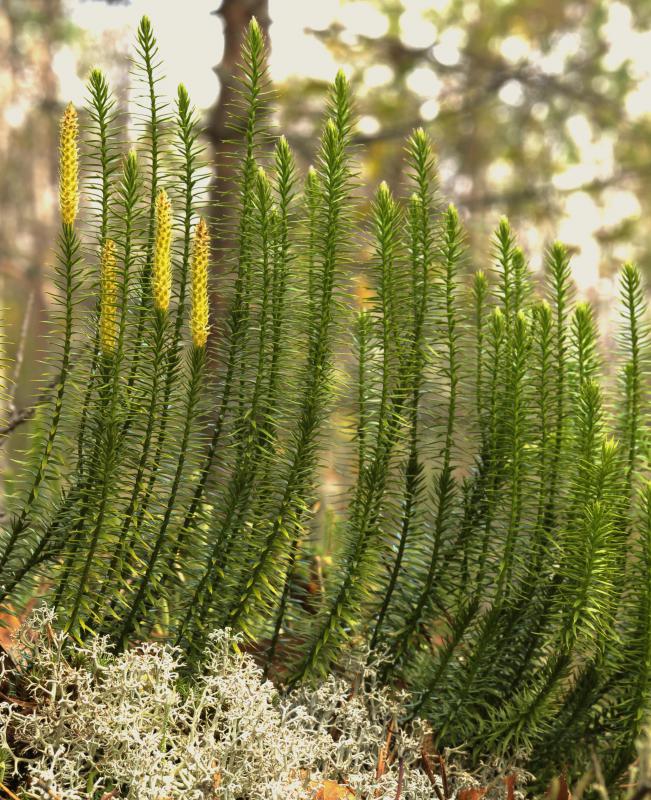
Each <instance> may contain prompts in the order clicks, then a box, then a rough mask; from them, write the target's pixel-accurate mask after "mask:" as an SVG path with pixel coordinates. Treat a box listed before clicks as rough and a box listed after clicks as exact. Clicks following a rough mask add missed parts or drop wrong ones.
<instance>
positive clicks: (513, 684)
mask: <svg viewBox="0 0 651 800" xmlns="http://www.w3.org/2000/svg"><path fill="white" fill-rule="evenodd" d="M135 66H136V74H137V75H138V76H139V77H138V81H139V84H138V92H139V94H140V97H139V99H138V103H137V107H138V108H141V109H143V111H142V115H141V116H137V118H136V120H135V121H136V123H137V124H136V126H135V128H136V129H137V130H138V132H139V135H138V137H137V139H136V140H135V141H134V142H132V143H131V145H132V149H131V150H129V151H128V152H127V153H126V154H122V153H121V152H120V144H121V142H122V141H123V140H124V139H125V138H126V134H125V130H126V127H125V126H126V122H127V121H126V119H125V118H124V116H125V115H124V114H122V113H117V111H116V106H115V103H114V100H113V98H112V95H111V93H110V90H109V87H108V85H107V83H106V80H105V79H104V77H103V75H102V74H101V72H100V71H98V70H94V71H93V72H92V73H91V76H90V81H89V100H88V107H87V108H86V109H85V110H84V111H80V120H81V129H82V136H81V140H80V141H79V133H78V121H77V112H76V111H75V109H74V108H73V107H72V106H68V107H67V109H66V110H65V113H64V116H63V120H62V125H61V159H60V161H61V176H60V186H61V189H60V206H61V220H62V223H61V234H60V239H59V246H58V261H57V266H56V286H57V296H56V304H57V305H56V307H55V311H54V313H53V315H52V331H51V335H50V345H51V346H50V351H51V353H52V356H51V363H50V364H49V367H48V375H49V380H50V381H51V389H50V391H49V394H48V396H47V398H46V400H45V401H44V402H43V403H42V404H41V405H40V407H39V409H38V413H37V415H36V419H35V422H34V425H33V430H32V445H31V449H30V452H29V454H28V455H27V457H26V467H25V468H24V469H23V470H22V471H21V473H20V476H19V477H18V478H17V479H16V480H15V485H14V487H13V493H12V496H11V498H10V499H9V500H8V503H9V508H10V513H9V515H8V522H7V523H6V525H5V528H4V531H3V534H2V538H1V540H0V582H1V583H2V589H1V590H0V596H1V597H2V601H3V603H4V605H5V606H6V607H7V609H11V610H14V611H17V612H19V611H20V610H21V609H22V608H23V607H24V606H25V605H26V603H27V602H28V601H29V600H31V599H32V598H33V597H35V596H38V597H44V598H45V599H46V600H47V601H48V602H49V603H50V604H51V605H53V606H54V607H55V608H56V611H57V620H58V621H59V622H58V624H60V625H61V626H63V627H64V628H65V630H66V633H67V634H68V636H69V637H70V638H71V639H73V640H74V639H76V640H85V639H88V637H92V636H94V635H95V634H106V635H107V636H108V637H109V639H110V641H111V642H112V646H113V647H114V649H115V650H116V651H118V652H119V651H123V650H125V649H126V648H128V647H130V646H131V645H133V644H134V643H136V642H138V641H142V640H143V639H147V638H149V637H155V638H156V639H166V640H169V641H170V642H172V643H173V644H175V645H176V646H177V647H179V648H181V650H182V651H183V652H184V653H185V654H186V659H187V662H188V664H190V665H191V666H192V668H193V669H196V670H201V657H202V656H201V654H202V653H204V652H205V648H206V646H207V644H208V643H209V641H210V637H211V635H212V634H213V633H214V631H216V630H217V629H220V628H224V627H229V628H231V629H233V630H235V631H237V632H238V633H241V634H243V635H244V636H245V637H246V639H247V640H248V641H249V642H250V643H251V645H252V646H254V652H255V654H256V658H258V659H259V660H260V662H261V665H262V666H263V668H264V670H265V672H266V674H269V675H272V676H274V677H276V678H277V680H279V681H281V682H284V683H286V684H287V685H291V686H296V685H298V684H299V683H305V682H310V681H314V680H317V679H319V678H320V677H322V676H324V675H326V674H327V673H328V672H329V671H331V670H332V669H334V668H336V666H337V664H338V662H339V659H340V657H341V655H342V653H343V652H344V651H345V649H346V648H349V647H359V646H360V645H364V646H366V647H367V648H368V649H369V651H370V654H371V657H373V656H374V655H378V654H381V656H382V664H383V667H382V677H383V679H384V680H385V681H386V682H388V683H390V684H396V685H399V686H401V687H407V688H408V689H409V690H410V692H411V698H412V699H411V704H410V706H409V710H408V716H410V717H412V718H414V717H416V716H421V717H425V718H426V719H427V720H428V721H429V723H430V724H431V726H432V730H433V740H434V744H435V746H436V747H439V748H443V747H445V746H456V745H464V746H466V747H467V748H468V749H469V751H470V752H471V753H472V754H473V755H474V756H475V757H476V758H480V757H482V756H484V755H490V754H498V755H506V756H509V757H513V758H520V759H523V760H527V761H528V762H529V763H530V764H531V765H532V766H533V767H534V768H535V770H536V771H538V772H539V773H540V774H544V773H545V771H549V772H551V771H552V770H555V769H556V770H558V769H559V768H563V769H565V770H566V771H570V772H571V770H572V769H573V768H574V766H575V765H578V767H577V768H579V769H581V768H582V766H583V764H584V763H585V759H586V758H587V754H589V752H590V750H591V749H592V748H594V749H596V750H597V752H598V753H599V754H600V756H601V758H602V762H603V763H604V764H605V765H606V771H607V773H608V775H607V777H608V779H609V780H610V781H615V780H616V779H617V777H618V776H619V775H620V774H621V772H622V770H623V769H624V768H625V767H626V765H627V763H628V761H629V759H630V758H631V757H632V754H633V753H634V747H635V741H636V739H637V738H638V735H639V734H640V732H641V731H642V729H643V725H644V723H645V721H646V718H647V714H648V711H649V704H650V702H651V484H650V483H649V482H648V459H647V451H648V445H647V441H646V430H647V427H648V424H649V417H648V415H649V394H648V389H649V387H648V383H647V371H648V359H649V336H648V327H647V325H648V323H647V314H646V305H645V299H644V289H643V286H642V282H641V278H640V274H639V272H638V270H637V269H636V268H635V267H634V266H633V265H631V264H626V265H625V266H624V267H623V269H622V271H621V277H620V285H621V308H622V321H621V332H620V335H619V338H618V341H617V344H616V345H614V344H613V345H612V346H611V351H612V352H613V353H614V352H615V351H616V353H617V356H616V357H615V355H613V356H612V358H610V359H609V363H608V367H609V369H608V370H606V368H605V365H604V364H603V363H602V359H601V357H600V353H601V350H600V343H599V342H598V335H597V323H596V320H595V315H594V312H593V311H592V309H591V308H590V306H589V304H587V303H585V302H575V299H574V290H573V287H572V280H571V265H570V259H569V255H568V252H567V250H566V248H565V247H564V246H563V245H562V244H560V243H552V244H550V245H549V247H548V249H547V251H546V255H545V267H544V270H543V272H542V273H540V274H532V272H531V271H530V270H529V268H528V266H527V261H526V256H525V254H524V253H523V251H522V250H521V249H520V247H519V246H518V243H517V238H516V235H515V233H514V232H513V231H512V229H511V227H510V225H509V223H508V221H507V220H505V219H503V220H501V221H500V222H499V224H498V226H497V230H496V233H495V236H494V239H493V247H492V256H491V257H490V258H489V259H488V260H487V262H486V263H483V264H481V265H480V266H481V268H480V269H478V270H477V271H475V272H474V274H471V267H470V260H469V259H468V258H467V255H466V247H465V236H464V231H463V223H462V219H461V215H460V214H459V213H458V212H457V210H456V209H455V208H454V207H453V206H447V207H445V206H444V204H443V203H442V202H441V199H440V197H439V192H438V188H437V177H436V164H435V158H434V155H433V150H432V145H431V142H430V140H429V138H428V136H427V134H426V133H425V132H424V131H423V130H421V129H418V130H416V131H414V132H413V133H412V135H411V136H410V137H409V139H408V142H407V146H406V167H407V168H406V177H405V180H404V185H401V186H398V187H394V188H393V190H392V189H391V188H389V187H388V186H387V185H386V184H385V183H382V184H380V185H379V187H377V189H376V190H375V191H374V197H373V201H372V204H371V207H370V210H369V211H368V213H366V212H363V210H362V204H361V202H359V200H358V199H357V198H358V196H359V195H361V192H360V191H359V189H360V187H359V183H358V181H359V179H358V175H357V171H356V167H355V162H354V148H353V139H354V137H353V131H354V123H355V120H354V113H353V110H352V106H351V91H350V86H349V84H348V81H347V80H346V78H345V76H344V74H343V73H342V72H340V73H339V74H338V75H337V76H336V78H335V80H334V82H333V84H332V86H331V88H330V92H329V98H328V103H327V108H326V113H325V119H324V123H323V129H322V134H321V138H320V141H319V143H318V145H317V146H316V151H315V161H314V165H313V166H311V167H309V169H308V170H307V172H306V174H305V176H304V177H302V176H301V175H300V174H299V171H298V169H297V167H296V164H295V160H294V156H293V153H292V150H291V147H290V145H289V144H288V142H287V140H286V139H285V138H284V137H283V136H277V135H276V133H275V132H274V131H273V129H272V128H271V127H270V125H269V122H268V120H269V102H270V100H269V97H270V90H269V85H268V79H267V74H266V67H265V44H264V41H263V37H262V34H261V32H260V28H259V27H258V25H257V24H256V22H255V21H254V22H252V23H251V25H250V26H249V28H248V31H247V35H246V38H245V42H244V47H243V57H242V65H241V70H240V73H239V81H240V93H239V104H238V105H237V107H236V108H235V109H234V111H233V119H232V121H233V125H234V127H235V128H236V129H237V131H238V134H239V138H240V140H241V142H242V146H241V151H240V155H239V161H238V162H237V168H238V171H239V179H238V192H237V196H236V197H228V198H223V202H224V203H231V204H233V205H234V206H235V207H236V208H235V211H236V213H235V215H234V219H235V225H234V228H233V230H231V231H229V233H228V235H227V236H226V237H225V238H226V239H227V240H228V242H229V248H228V250H227V251H222V250H217V249H216V248H212V249H211V244H210V242H211V228H212V223H211V209H210V207H209V206H208V205H207V204H206V202H205V200H204V198H203V196H202V187H203V186H205V185H206V181H205V179H204V175H203V173H202V169H203V167H204V164H205V160H204V156H203V155H202V153H201V144H200V142H201V139H200V130H199V127H198V120H197V116H196V114H195V113H194V111H193V109H192V105H191V102H190V99H189V97H188V94H187V92H186V90H185V89H184V88H183V87H182V86H181V87H179V91H178V96H177V98H176V102H175V104H174V105H169V104H168V103H167V102H166V101H165V100H164V99H163V98H161V97H159V95H158V93H157V86H158V85H159V78H160V75H159V69H160V67H159V64H158V57H157V48H156V40H155V38H154V35H153V32H152V29H151V25H150V23H149V21H148V20H147V19H143V21H142V22H141V24H140V28H139V30H138V54H137V58H136V61H135ZM80 176H81V177H80ZM224 216H227V217H228V216H229V215H223V214H220V218H223V217H224ZM215 233H216V234H217V236H218V237H220V238H221V237H222V234H223V233H224V232H223V231H214V230H212V235H213V236H214V235H215ZM217 263H219V266H220V269H219V275H220V280H219V285H218V286H217V287H216V289H217V291H218V292H219V294H220V296H222V297H224V298H225V301H224V304H223V306H224V309H225V310H224V311H223V313H221V314H220V316H219V318H218V319H213V320H212V321H211V320H210V319H209V316H210V315H209V309H208V303H209V297H210V296H211V294H212V292H211V287H210V286H209V276H210V272H211V269H210V268H211V266H212V267H214V265H215V264H217ZM229 268H230V271H229ZM352 277H354V278H355V280H356V281H357V282H358V283H359V282H360V281H361V282H362V283H363V284H364V285H365V287H366V288H367V290H365V291H364V292H363V293H362V294H363V295H364V297H365V298H366V299H365V300H364V302H363V303H362V307H361V308H360V307H359V303H355V302H354V301H353V296H352V293H350V291H349V290H350V286H351V278H352ZM612 365H615V366H614V367H612ZM614 373H616V374H614ZM344 376H347V379H344ZM335 409H339V412H340V415H341V414H344V415H345V417H346V420H347V421H348V422H349V423H350V424H349V425H347V427H346V430H348V431H350V436H349V441H348V456H349V458H348V460H346V461H345V463H344V464H342V465H340V466H341V472H342V474H343V475H344V479H343V482H344V489H345V501H344V502H343V503H335V504H334V506H333V507H332V508H329V509H328V510H327V513H326V514H317V509H318V507H319V501H320V500H321V499H322V493H321V491H320V481H321V478H322V474H323V473H322V466H323V462H324V454H325V453H326V452H328V451H329V450H330V449H331V444H332V435H331V430H332V427H333V424H334V423H333V421H332V420H333V419H334V417H333V411H334V410H335ZM337 452H339V450H337ZM324 518H325V519H326V520H327V521H328V537H327V538H328V542H329V544H326V543H325V541H326V537H325V535H324V527H323V519H324ZM324 555H325V556H327V558H323V556H324Z"/></svg>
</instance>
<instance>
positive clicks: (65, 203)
mask: <svg viewBox="0 0 651 800" xmlns="http://www.w3.org/2000/svg"><path fill="white" fill-rule="evenodd" d="M78 131H79V125H78V122H77V112H76V110H75V107H74V106H73V105H72V103H69V104H68V105H67V107H66V110H65V111H64V113H63V117H62V118H61V131H60V139H59V207H60V208H61V219H62V221H63V223H64V225H72V224H73V223H74V221H75V219H76V217H77V211H78V210H79V152H78V149H77V136H78Z"/></svg>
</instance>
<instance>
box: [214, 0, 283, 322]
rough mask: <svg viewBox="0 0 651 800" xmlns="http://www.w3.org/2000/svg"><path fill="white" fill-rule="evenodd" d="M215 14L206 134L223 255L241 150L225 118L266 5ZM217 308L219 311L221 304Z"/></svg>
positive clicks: (252, 1)
mask: <svg viewBox="0 0 651 800" xmlns="http://www.w3.org/2000/svg"><path fill="white" fill-rule="evenodd" d="M215 13H216V14H217V15H218V16H219V17H221V19H222V21H223V25H224V55H223V57H222V60H221V63H220V64H219V66H218V67H217V68H216V70H215V71H216V72H217V76H218V77H219V81H220V92H219V99H218V100H217V103H216V104H215V105H214V106H213V108H212V111H211V112H210V115H209V118H208V124H207V128H206V134H207V136H208V138H209V139H210V142H211V145H212V149H213V154H214V161H213V163H214V164H215V169H216V175H215V178H214V181H213V186H212V191H211V200H212V203H213V215H214V216H213V221H214V237H215V243H216V245H217V246H218V248H219V249H220V251H223V249H224V248H227V247H228V246H229V245H230V244H232V233H231V223H232V206H233V204H234V203H233V200H234V198H235V192H236V173H237V154H238V152H239V151H240V146H241V138H240V139H239V140H238V133H237V132H236V131H234V130H233V129H232V128H230V127H229V125H228V115H229V112H230V109H231V107H232V104H233V101H234V100H235V97H236V94H237V82H236V78H237V69H238V66H239V63H240V48H241V46H242V40H243V38H244V34H245V31H246V28H247V26H248V24H249V22H250V21H251V18H252V17H255V18H256V19H257V20H258V22H259V24H260V27H261V28H262V31H263V32H264V34H265V36H267V34H268V31H269V2H268V0H224V2H223V3H222V5H221V7H220V8H219V10H218V11H217V12H215ZM217 263H218V264H220V263H222V260H221V259H219V260H218V262H217ZM218 269H220V268H219V267H218ZM216 299H217V298H216ZM218 307H221V303H219V306H218Z"/></svg>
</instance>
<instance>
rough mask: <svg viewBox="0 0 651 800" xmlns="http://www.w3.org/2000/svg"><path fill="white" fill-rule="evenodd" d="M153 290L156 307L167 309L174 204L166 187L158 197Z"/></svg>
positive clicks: (170, 284)
mask: <svg viewBox="0 0 651 800" xmlns="http://www.w3.org/2000/svg"><path fill="white" fill-rule="evenodd" d="M152 292H153V295H154V305H155V306H156V308H158V309H159V310H160V311H167V309H168V308H169V305H170V298H171V295H172V206H171V204H170V199H169V197H168V196H167V192H166V191H165V189H161V190H160V192H159V193H158V196H157V197H156V239H155V242H154V265H153V270H152Z"/></svg>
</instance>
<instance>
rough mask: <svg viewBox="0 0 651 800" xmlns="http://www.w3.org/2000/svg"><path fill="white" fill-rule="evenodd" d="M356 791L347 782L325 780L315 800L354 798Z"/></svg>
mask: <svg viewBox="0 0 651 800" xmlns="http://www.w3.org/2000/svg"><path fill="white" fill-rule="evenodd" d="M354 797H355V792H353V790H352V789H351V788H350V786H346V784H345V783H337V781H323V782H322V783H321V784H320V785H319V787H318V788H317V790H316V794H315V795H314V798H315V800H353V798H354Z"/></svg>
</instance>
